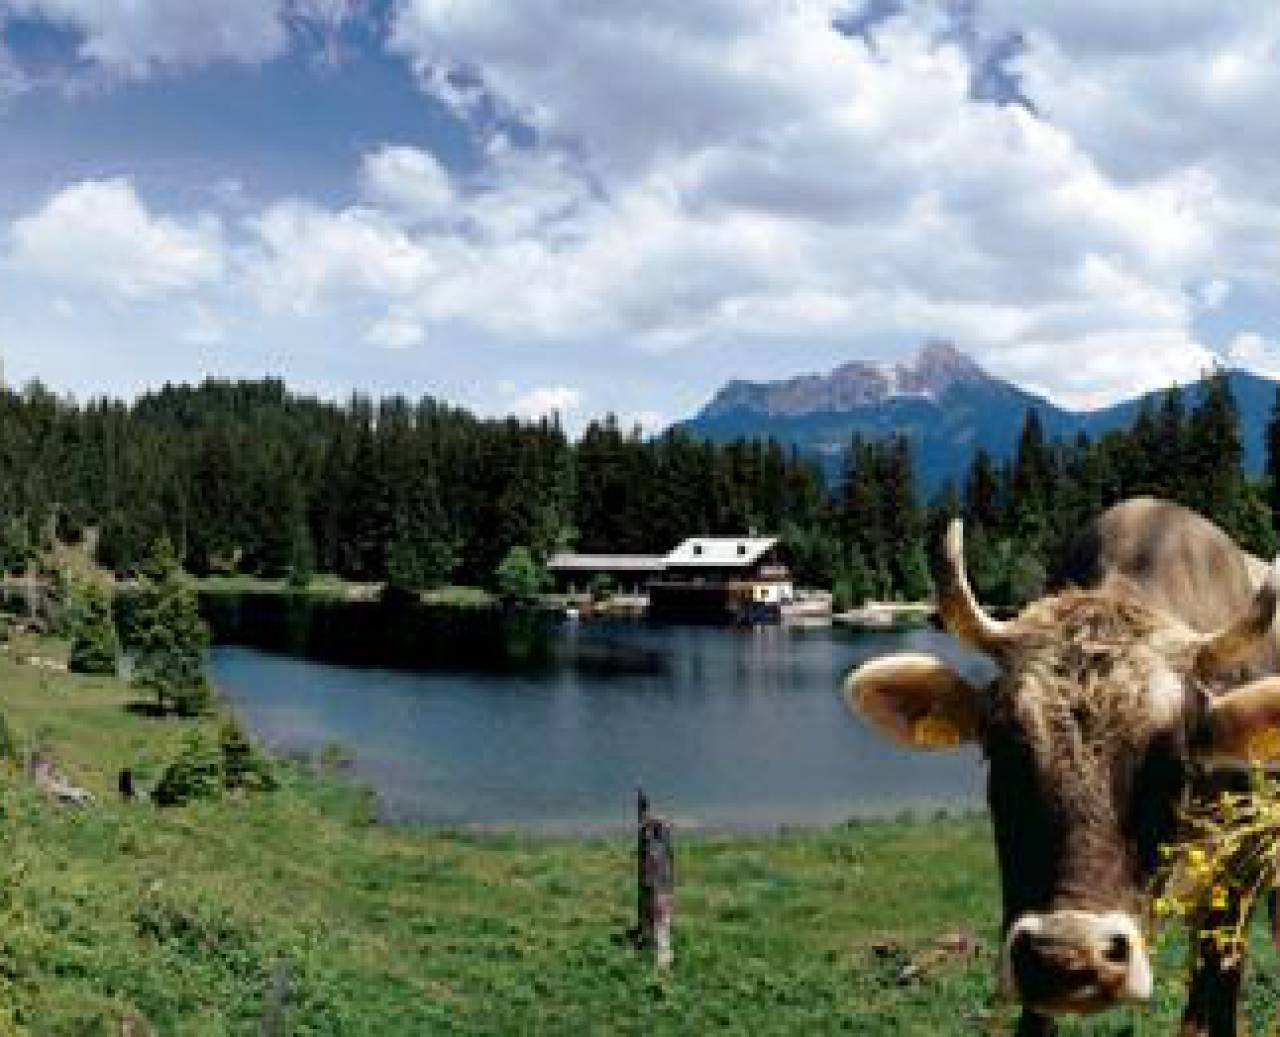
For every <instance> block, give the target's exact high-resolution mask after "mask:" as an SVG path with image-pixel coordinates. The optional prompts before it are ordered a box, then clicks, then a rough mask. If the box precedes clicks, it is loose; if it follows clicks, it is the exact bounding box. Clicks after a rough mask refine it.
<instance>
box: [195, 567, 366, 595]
mask: <svg viewBox="0 0 1280 1037" xmlns="http://www.w3.org/2000/svg"><path fill="white" fill-rule="evenodd" d="M195 585H196V588H197V589H198V590H201V591H205V592H207V593H211V594H305V595H307V596H308V597H312V598H325V599H337V600H352V599H356V600H367V599H369V598H376V597H377V596H378V594H379V592H380V591H381V590H382V585H381V584H377V583H356V582H354V581H352V580H344V579H343V578H342V577H341V576H333V575H330V574H327V573H318V574H317V575H316V576H315V577H314V578H313V579H312V580H311V581H310V582H309V583H308V584H307V586H306V588H305V589H302V590H299V589H298V588H296V587H292V586H290V584H289V581H288V580H285V579H278V580H269V579H266V578H264V577H261V576H246V575H243V574H240V573H237V574H234V575H229V576H203V577H201V578H200V579H198V580H196V581H195Z"/></svg>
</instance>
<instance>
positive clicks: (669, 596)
mask: <svg viewBox="0 0 1280 1037" xmlns="http://www.w3.org/2000/svg"><path fill="white" fill-rule="evenodd" d="M794 593H795V592H794V588H793V586H792V583H791V574H790V573H789V571H788V570H787V567H786V566H785V565H783V564H782V561H781V559H780V558H779V556H778V538H777V537H776V536H764V537H762V536H698V537H689V538H688V539H687V540H685V541H684V542H683V543H681V544H680V546H679V547H677V548H676V549H675V550H674V551H672V552H671V553H670V554H669V555H667V557H666V565H665V566H664V569H663V572H662V575H661V576H660V577H658V578H656V579H655V580H653V581H652V582H651V583H650V584H649V614H650V615H651V616H653V617H654V618H656V619H670V620H680V621H699V622H724V621H725V620H730V621H739V622H777V621H778V620H779V619H781V617H782V606H783V605H785V604H789V603H790V602H791V600H792V599H793V597H794Z"/></svg>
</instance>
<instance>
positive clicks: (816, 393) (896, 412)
mask: <svg viewBox="0 0 1280 1037" xmlns="http://www.w3.org/2000/svg"><path fill="white" fill-rule="evenodd" d="M1228 378H1229V380H1230V383H1231V389H1232V391H1233V392H1234V393H1235V396H1236V400H1237V402H1238V403H1239V405H1240V414H1241V423H1242V426H1243V431H1244V438H1245V461H1246V464H1247V466H1248V467H1249V469H1250V470H1251V471H1253V472H1259V471H1261V469H1262V464H1263V457H1264V450H1263V431H1264V429H1265V426H1266V423H1267V421H1268V419H1269V418H1270V415H1271V408H1272V406H1273V404H1274V403H1275V399H1276V388H1277V383H1276V382H1274V381H1272V380H1271V379H1268V378H1263V377H1261V376H1259V375H1255V374H1251V373H1249V372H1247V371H1231V372H1229V374H1228ZM1202 388H1203V386H1202V385H1201V384H1200V383H1196V384H1194V385H1191V386H1189V387H1187V404H1188V407H1191V406H1194V404H1195V401H1196V400H1197V399H1198V396H1199V393H1200V392H1201V391H1202ZM1160 395H1161V394H1160V393H1159V392H1156V393H1150V394H1148V395H1147V397H1138V398H1136V399H1132V400H1126V401H1124V402H1122V403H1118V404H1115V405H1113V406H1111V407H1106V408H1103V409H1101V410H1095V411H1073V410H1068V409H1066V408H1063V407H1059V406H1057V405H1056V404H1054V403H1052V402H1051V401H1049V400H1047V399H1045V398H1044V397H1043V396H1038V395H1036V394H1035V393H1032V392H1028V391H1027V390H1025V389H1022V388H1020V387H1018V386H1016V385H1014V384H1013V383H1012V382H1008V381H1005V380H1003V379H1001V378H996V377H995V376H994V375H991V374H988V373H987V372H986V371H984V370H983V369H982V368H981V367H979V366H978V365H977V364H976V363H975V362H974V361H973V360H972V359H971V358H970V357H968V356H967V355H965V354H964V353H962V352H961V351H960V350H958V349H957V348H956V347H955V346H953V345H951V344H950V343H947V342H930V343H927V344H926V345H925V346H924V348H923V349H922V350H921V351H920V352H919V354H918V355H917V356H916V357H915V358H914V359H912V360H910V361H907V362H903V363H896V364H868V363H861V362H857V361H855V362H853V363H848V364H844V365H842V366H840V367H838V368H836V369H835V370H834V371H832V372H831V373H830V374H828V375H817V374H809V375H800V376H798V377H795V378H788V379H785V380H783V381H777V382H747V381H739V380H735V381H731V382H728V383H727V384H726V385H725V386H724V387H723V388H721V389H720V391H719V392H717V393H716V394H715V396H714V397H713V398H712V399H711V401H710V402H709V403H708V404H707V405H706V406H705V407H703V408H702V410H701V411H699V412H698V414H697V415H696V416H695V417H693V418H692V419H690V420H688V421H686V422H683V423H681V425H680V426H679V427H680V428H683V429H685V430H686V431H688V432H691V433H693V434H695V435H698V436H704V437H706V438H709V439H714V440H716V441H719V442H725V441H729V440H734V439H738V438H740V437H744V436H745V437H748V438H750V437H772V438H774V439H777V440H779V441H780V442H782V443H785V444H788V445H794V446H795V447H797V448H798V449H800V450H802V451H804V452H806V453H812V454H814V455H815V456H817V457H818V458H819V459H820V461H821V462H822V465H823V467H824V469H825V470H826V471H827V472H828V474H829V475H830V476H832V477H835V476H838V474H839V470H840V463H841V459H842V457H843V454H844V450H845V448H846V447H847V446H848V444H849V440H850V438H851V437H852V436H853V435H855V434H860V435H863V436H867V437H872V438H879V437H883V436H888V435H891V434H893V433H895V432H904V433H906V434H907V435H908V436H909V437H910V438H911V440H912V442H913V443H914V445H915V451H916V464H917V468H918V473H919V477H920V481H921V484H922V485H923V486H924V487H925V488H926V489H928V490H933V489H936V488H937V487H938V486H940V485H941V484H942V483H943V482H945V481H946V480H947V479H952V478H954V479H956V480H959V479H961V478H962V477H963V475H964V472H965V470H966V469H967V468H968V465H969V462H970V460H971V459H972V457H973V455H974V453H975V451H977V449H978V448H979V447H985V448H986V450H987V451H989V452H990V453H991V454H992V455H993V456H994V457H996V458H1000V459H1003V458H1007V457H1009V456H1011V454H1012V453H1013V450H1014V446H1015V444H1016V442H1017V437H1018V431H1019V429H1020V428H1021V427H1022V421H1023V418H1024V417H1025V415H1026V413H1027V411H1028V410H1029V409H1031V408H1035V410H1036V411H1038V412H1039V414H1040V420H1041V423H1042V425H1043V426H1044V430H1045V434H1046V435H1047V436H1048V437H1049V438H1051V439H1052V438H1060V437H1069V436H1075V435H1076V434H1077V433H1078V432H1081V431H1083V432H1086V433H1088V435H1089V436H1091V437H1095V438H1096V437H1097V436H1099V435H1102V434H1103V433H1105V432H1108V431H1110V430H1111V429H1115V428H1122V427H1126V426H1128V425H1129V424H1131V423H1132V422H1133V420H1134V418H1135V417H1136V416H1137V414H1138V412H1139V409H1140V408H1141V406H1142V402H1143V399H1144V398H1149V399H1150V400H1151V401H1152V402H1153V403H1154V402H1157V401H1158V399H1159V397H1160Z"/></svg>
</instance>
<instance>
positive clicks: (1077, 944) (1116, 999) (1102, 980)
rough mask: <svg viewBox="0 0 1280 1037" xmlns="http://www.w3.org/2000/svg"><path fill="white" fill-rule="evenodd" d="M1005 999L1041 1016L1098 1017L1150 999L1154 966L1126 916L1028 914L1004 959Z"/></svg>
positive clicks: (1007, 940)
mask: <svg viewBox="0 0 1280 1037" xmlns="http://www.w3.org/2000/svg"><path fill="white" fill-rule="evenodd" d="M1000 978H1001V986H1002V988H1003V990H1004V992H1005V993H1006V994H1008V995H1009V996H1011V997H1014V998H1016V999H1017V1000H1019V1001H1021V1002H1022V1003H1023V1004H1024V1005H1027V1006H1028V1007H1030V1008H1034V1009H1037V1010H1038V1011H1041V1012H1097V1011H1101V1010H1102V1009H1104V1008H1110V1007H1112V1006H1114V1005H1117V1004H1120V1003H1122V1002H1126V1001H1146V1000H1148V999H1149V998H1150V997H1151V961H1150V959H1149V958H1148V957H1147V951H1146V946H1145V944H1144V942H1143V939H1142V933H1141V931H1140V930H1139V928H1138V926H1137V925H1136V924H1135V922H1134V920H1133V919H1132V918H1130V917H1129V916H1128V915H1127V914H1122V913H1120V912H1108V913H1105V914H1095V913H1093V912H1090V911H1053V912H1050V913H1048V914H1025V915H1023V916H1022V917H1021V918H1019V919H1018V920H1017V921H1016V922H1015V923H1014V924H1013V925H1012V926H1010V927H1009V932H1008V935H1007V936H1006V937H1005V942H1004V951H1003V954H1002V955H1001V968H1000Z"/></svg>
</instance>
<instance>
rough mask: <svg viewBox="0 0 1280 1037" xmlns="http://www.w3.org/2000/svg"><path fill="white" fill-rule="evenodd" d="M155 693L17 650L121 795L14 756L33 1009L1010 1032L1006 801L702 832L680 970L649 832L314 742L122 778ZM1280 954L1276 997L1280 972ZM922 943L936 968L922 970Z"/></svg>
mask: <svg viewBox="0 0 1280 1037" xmlns="http://www.w3.org/2000/svg"><path fill="white" fill-rule="evenodd" d="M45 654H48V655H52V654H54V653H53V652H52V651H51V650H49V651H46V652H45ZM132 700H133V695H132V693H131V692H130V691H129V689H128V688H126V687H124V686H123V685H121V684H120V683H118V682H116V681H113V680H106V679H90V678H79V677H74V676H68V675H64V674H58V673H54V672H50V671H46V670H40V669H37V668H33V667H31V666H23V665H18V664H16V663H14V662H12V661H11V660H10V659H8V658H0V701H2V703H3V705H2V707H0V708H2V709H3V713H4V715H5V717H6V718H7V720H8V722H9V724H10V725H11V727H12V728H13V729H14V730H15V731H16V732H18V734H19V736H20V737H21V738H22V739H23V740H24V741H25V742H26V743H27V744H28V745H30V744H32V743H33V742H36V741H38V742H40V743H42V744H44V745H47V746H50V747H52V748H53V750H54V751H55V753H56V755H57V757H58V759H59V761H60V763H61V765H62V767H63V768H64V770H65V771H66V772H67V774H68V776H69V777H70V778H71V779H72V780H74V781H76V782H78V783H81V784H83V785H84V786H86V787H88V788H89V789H91V790H92V791H93V792H94V793H95V794H96V795H97V796H98V804H97V805H96V806H95V807H93V808H92V809H89V810H84V811H73V810H67V809H62V808H58V807H55V806H53V805H51V804H49V803H46V802H45V801H44V800H43V799H42V798H41V797H40V796H39V795H38V794H37V793H36V792H35V791H34V790H33V789H31V788H30V787H29V786H28V785H27V783H26V781H25V779H23V778H22V777H21V775H20V773H18V772H17V771H14V770H12V769H10V770H8V771H6V772H5V774H4V777H3V779H2V780H0V805H2V806H3V810H4V824H3V827H2V828H0V838H2V839H3V842H4V845H3V846H0V1019H3V1017H4V1012H5V1011H6V1010H11V1011H12V1013H13V1016H14V1018H15V1020H16V1021H17V1023H19V1024H21V1026H23V1027H24V1028H25V1030H26V1031H27V1032H29V1033H32V1034H76V1035H85V1034H102V1035H108V1034H110V1035H113V1037H114V1035H118V1034H120V1033H121V1025H122V1020H125V1019H132V1020H135V1021H138V1020H143V1021H145V1023H146V1025H147V1026H148V1027H149V1030H138V1031H136V1032H154V1033H157V1034H166V1035H167V1034H193V1035H194V1034H224V1033H235V1034H257V1033H259V1032H260V1025H261V1024H260V1020H261V1016H262V1011H263V1003H264V992H265V991H266V990H267V988H268V987H269V986H270V985H271V977H272V975H273V972H276V971H278V970H280V969H281V968H284V969H287V973H288V975H289V977H290V988H291V991H292V997H291V999H290V1004H289V1006H288V1032H290V1033H293V1034H343V1035H348V1034H448V1033H465V1034H495V1035H496V1034H503V1035H506V1034H526V1033H527V1034H561V1033H564V1034H574V1035H584V1034H703V1033H725V1034H782V1033H798V1034H816V1033H850V1034H938V1033H973V1032H992V1033H1000V1032H1007V1029H1008V1025H1009V1021H1010V1013H1009V1011H1008V1009H1007V1008H1005V1007H1003V1006H1000V1005H999V1004H998V1003H996V1002H995V1001H994V999H993V986H994V981H993V977H994V965H993V958H994V952H993V944H994V932H995V925H996V904H997V895H996V884H995V878H994V872H993V864H992V852H991V846H990V834H989V831H988V826H987V823H986V821H985V820H984V819H983V818H981V817H971V818H953V819H934V820H929V821H928V822H909V821H899V822H876V823H868V824H862V825H852V826H848V827H842V828H838V829H833V830H828V831H816V832H795V833H789V834H785V835H781V836H778V837H775V838H769V837H747V836H712V835H695V834H691V833H684V834H681V835H680V836H679V842H678V863H677V868H678V880H679V884H678V907H677V941H676V950H677V958H676V965H675V968H674V970H673V972H672V974H671V975H670V976H669V977H667V978H665V979H659V978H656V977H655V975H654V974H653V971H652V968H651V966H650V964H649V963H648V962H647V960H646V959H645V958H644V957H643V956H641V955H639V954H637V953H636V952H634V951H633V950H632V949H631V948H630V947H628V946H627V944H626V942H625V940H624V939H623V933H624V931H625V930H626V928H627V927H628V926H629V925H630V924H631V922H632V920H633V911H634V895H635V891H634V881H635V879H634V861H633V856H632V855H633V852H634V847H633V842H632V840H631V839H630V838H627V837H624V836H618V837H609V838H599V839H581V840H573V839H545V838H536V837H534V836H531V835H516V834H506V835H480V834H471V833H461V832H443V831H435V832H420V831H419V832H415V831H406V830H394V829H388V828H383V827H379V826H376V825H372V824H370V823H369V809H368V807H369V804H368V802H367V799H366V798H365V797H364V796H363V795H362V794H360V793H359V792H358V791H357V790H354V789H352V788H350V787H348V786H345V785H343V784H340V783H338V782H336V781H331V780H329V779H327V778H325V777H324V776H318V775H315V774H312V773H310V772H309V771H306V770H305V769H303V768H297V767H294V768H287V767H286V768H284V771H283V777H284V781H283V786H282V788H281V790H280V791H279V792H277V793H274V794H271V795H269V796H264V797H261V798H257V799H252V800H230V799H228V800H222V801H218V802H211V803H205V804H201V805H197V806H194V807H190V808H184V809H175V810H169V811H160V810H157V809H155V808H152V807H150V806H148V805H146V804H142V803H135V804H124V803H120V802H119V801H118V800H117V799H116V797H115V794H114V789H115V780H116V779H115V776H116V774H117V772H118V770H119V768H121V767H123V766H132V767H134V768H135V770H137V771H138V772H139V774H140V775H141V776H142V777H143V778H144V779H151V778H154V776H155V775H156V774H157V773H158V771H159V769H160V767H161V766H162V765H163V763H164V761H165V760H166V759H167V758H169V757H170V756H171V755H172V754H173V753H175V752H176V751H177V747H178V744H179V742H180V741H181V739H182V737H183V734H184V732H185V731H186V730H187V722H182V721H176V720H158V719H155V718H150V717H147V716H143V715H139V714H136V713H133V712H130V711H129V710H128V709H126V706H127V705H128V704H129V702H131V701H132ZM200 723H206V724H208V725H210V726H212V725H213V724H214V723H216V719H215V718H210V719H209V720H206V721H200ZM954 931H963V932H971V933H974V934H976V935H977V936H978V937H979V938H980V939H981V940H982V943H983V949H982V951H981V952H980V953H979V955H978V956H977V958H976V959H974V960H968V959H962V958H959V957H957V956H955V955H951V954H947V953H945V952H940V951H938V950H937V949H936V944H937V939H938V937H939V936H940V935H942V934H945V933H949V932H954ZM1182 956H1183V950H1182V946H1181V944H1180V943H1179V942H1178V941H1177V940H1172V941H1169V942H1168V943H1167V944H1166V945H1164V946H1163V947H1162V949H1161V953H1160V957H1161V980H1160V984H1159V989H1158V998H1157V1003H1156V1004H1155V1006H1154V1007H1153V1008H1152V1010H1151V1011H1149V1012H1146V1013H1141V1014H1139V1013H1133V1012H1122V1013H1116V1014H1114V1015H1112V1016H1108V1017H1105V1019H1101V1020H1094V1021H1091V1022H1086V1023H1083V1024H1078V1025H1074V1026H1072V1027H1069V1028H1068V1029H1067V1030H1066V1032H1068V1033H1101V1034H1120V1033H1139V1034H1157V1033H1167V1032H1169V1031H1170V1029H1171V1028H1172V1022H1173V1020H1174V1019H1175V1018H1176V1015H1177V1011H1178V1008H1179V1006H1180V1000H1179V999H1180V990H1179V985H1180V983H1181V980H1182V975H1183V970H1182V967H1181V959H1182ZM1263 958H1264V965H1263V968H1262V970H1261V982H1255V983H1254V984H1253V991H1252V995H1251V997H1252V1004H1253V1005H1254V1007H1255V1009H1256V1010H1257V1011H1259V1012H1260V1011H1261V1009H1262V1008H1263V1007H1264V1006H1265V1005H1266V1004H1267V1003H1274V1002H1275V999H1276V992H1277V989H1280V987H1278V986H1277V983H1276V980H1275V979H1274V978H1273V977H1274V972H1275V965H1276V963H1275V959H1274V955H1272V954H1271V953H1270V951H1266V952H1265V953H1264V955H1263ZM909 962H915V963H917V964H919V965H921V966H922V972H921V975H920V977H919V978H918V979H917V980H916V981H914V982H910V983H905V984H904V983H902V982H900V977H901V974H902V972H903V967H904V965H906V964H908V963H909ZM1258 1018H1259V1019H1261V1016H1260V1015H1259V1016H1258ZM5 1032H8V1030H7V1029H6V1024H5V1023H3V1022H0V1033H5Z"/></svg>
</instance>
